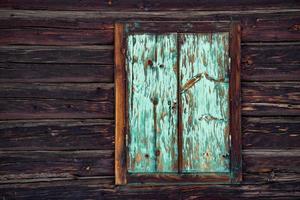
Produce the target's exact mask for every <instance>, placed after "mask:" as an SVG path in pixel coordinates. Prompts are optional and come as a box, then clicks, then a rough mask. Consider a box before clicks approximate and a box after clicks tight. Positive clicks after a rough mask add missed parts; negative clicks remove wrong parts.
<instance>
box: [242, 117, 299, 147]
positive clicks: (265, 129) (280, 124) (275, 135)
mask: <svg viewBox="0 0 300 200" xmlns="http://www.w3.org/2000/svg"><path fill="white" fill-rule="evenodd" d="M242 124H243V140H242V141H243V148H244V149H250V148H251V149H255V148H266V149H272V148H277V149H279V148H280V149H287V148H299V147H300V118H299V117H244V118H243V120H242Z"/></svg>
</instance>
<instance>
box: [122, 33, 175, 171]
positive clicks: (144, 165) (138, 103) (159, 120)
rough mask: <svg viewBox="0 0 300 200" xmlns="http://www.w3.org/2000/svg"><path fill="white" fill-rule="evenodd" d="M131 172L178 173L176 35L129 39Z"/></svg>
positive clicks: (139, 35) (128, 76) (128, 73)
mask: <svg viewBox="0 0 300 200" xmlns="http://www.w3.org/2000/svg"><path fill="white" fill-rule="evenodd" d="M126 70H127V91H128V94H127V98H128V100H127V101H128V103H127V105H128V126H129V127H128V131H129V133H128V134H129V141H128V172H130V173H153V172H177V157H178V156H177V154H178V153H177V115H178V109H177V102H176V101H177V74H176V72H177V35H176V34H165V35H154V34H135V35H129V36H128V38H127V57H126Z"/></svg>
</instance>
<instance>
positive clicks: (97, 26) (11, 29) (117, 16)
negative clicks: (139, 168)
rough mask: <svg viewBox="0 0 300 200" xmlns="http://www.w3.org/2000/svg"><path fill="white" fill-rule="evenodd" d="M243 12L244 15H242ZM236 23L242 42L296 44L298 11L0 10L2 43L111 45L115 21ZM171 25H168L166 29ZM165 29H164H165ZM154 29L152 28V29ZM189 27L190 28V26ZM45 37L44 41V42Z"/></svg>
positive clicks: (298, 38) (299, 38) (0, 40)
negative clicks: (294, 42)
mask: <svg viewBox="0 0 300 200" xmlns="http://www.w3.org/2000/svg"><path fill="white" fill-rule="evenodd" d="M243 12H245V13H243ZM216 16H217V20H218V21H232V20H236V21H240V23H241V27H242V32H241V33H242V42H255V41H263V42H272V41H285V42H287V41H299V40H300V36H299V35H300V34H299V23H298V22H299V12H297V11H284V10H283V11H280V10H278V11H276V12H275V11H274V13H268V12H262V11H260V12H259V11H253V13H252V12H250V11H240V12H236V13H229V12H228V11H227V12H225V13H220V12H218V13H214V12H208V11H202V12H199V11H194V12H185V11H183V12H180V15H179V13H178V12H176V11H164V12H162V11H161V12H151V13H149V12H138V13H137V12H101V13H99V12H95V11H71V12H70V11H64V12H61V11H45V10H43V11H42V10H39V11H28V10H1V12H0V28H1V29H2V32H1V39H0V42H1V43H3V44H34V45H43V44H50V45H51V44H52V45H76V44H87V45H89V44H112V42H113V24H114V21H116V20H117V21H119V20H129V21H130V20H134V21H137V20H168V21H170V20H171V21H174V19H176V20H188V21H189V22H191V21H213V20H216ZM170 25H171V24H170V23H169V24H168V27H169V26H170ZM168 27H165V28H168ZM154 28H155V27H154ZM190 28H191V27H190ZM45 38H46V39H45Z"/></svg>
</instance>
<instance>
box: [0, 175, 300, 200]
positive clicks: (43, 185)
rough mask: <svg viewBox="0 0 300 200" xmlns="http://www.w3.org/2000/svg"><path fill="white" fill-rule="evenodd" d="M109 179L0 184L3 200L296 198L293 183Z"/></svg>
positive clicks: (296, 186)
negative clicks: (122, 183)
mask: <svg viewBox="0 0 300 200" xmlns="http://www.w3.org/2000/svg"><path fill="white" fill-rule="evenodd" d="M112 184H113V179H112V178H111V177H99V178H97V179H92V178H90V179H86V180H58V181H49V182H39V183H19V184H2V185H1V186H0V190H1V192H2V193H1V194H2V197H4V198H5V199H34V200H36V199H37V200H38V199H47V198H48V199H67V200H73V199H130V200H131V199H140V198H141V196H143V197H144V198H145V199H161V198H163V199H194V198H201V199H202V198H205V199H209V200H213V199H226V200H227V199H233V200H239V199H251V200H254V199H257V198H259V199H263V200H266V199H275V200H279V199H281V200H282V199H285V200H287V199H291V200H294V199H298V195H299V187H298V183H297V182H289V183H272V184H244V185H241V186H239V187H236V186H229V185H228V186H224V185H210V186H151V187H146V186H144V187H139V186H135V187H134V186H130V187H122V188H121V189H120V188H116V187H114V186H113V185H112Z"/></svg>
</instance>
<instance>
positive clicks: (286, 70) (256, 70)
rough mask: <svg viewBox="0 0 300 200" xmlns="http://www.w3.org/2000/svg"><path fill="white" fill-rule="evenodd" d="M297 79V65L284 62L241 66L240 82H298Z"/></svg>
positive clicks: (299, 70)
mask: <svg viewBox="0 0 300 200" xmlns="http://www.w3.org/2000/svg"><path fill="white" fill-rule="evenodd" d="M250 63H251V61H250ZM299 77H300V67H299V64H290V63H289V62H285V61H284V60H283V61H282V62H280V63H277V64H259V63H257V64H256V63H251V64H246V63H244V64H242V73H241V78H242V81H299V80H300V79H299Z"/></svg>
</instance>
